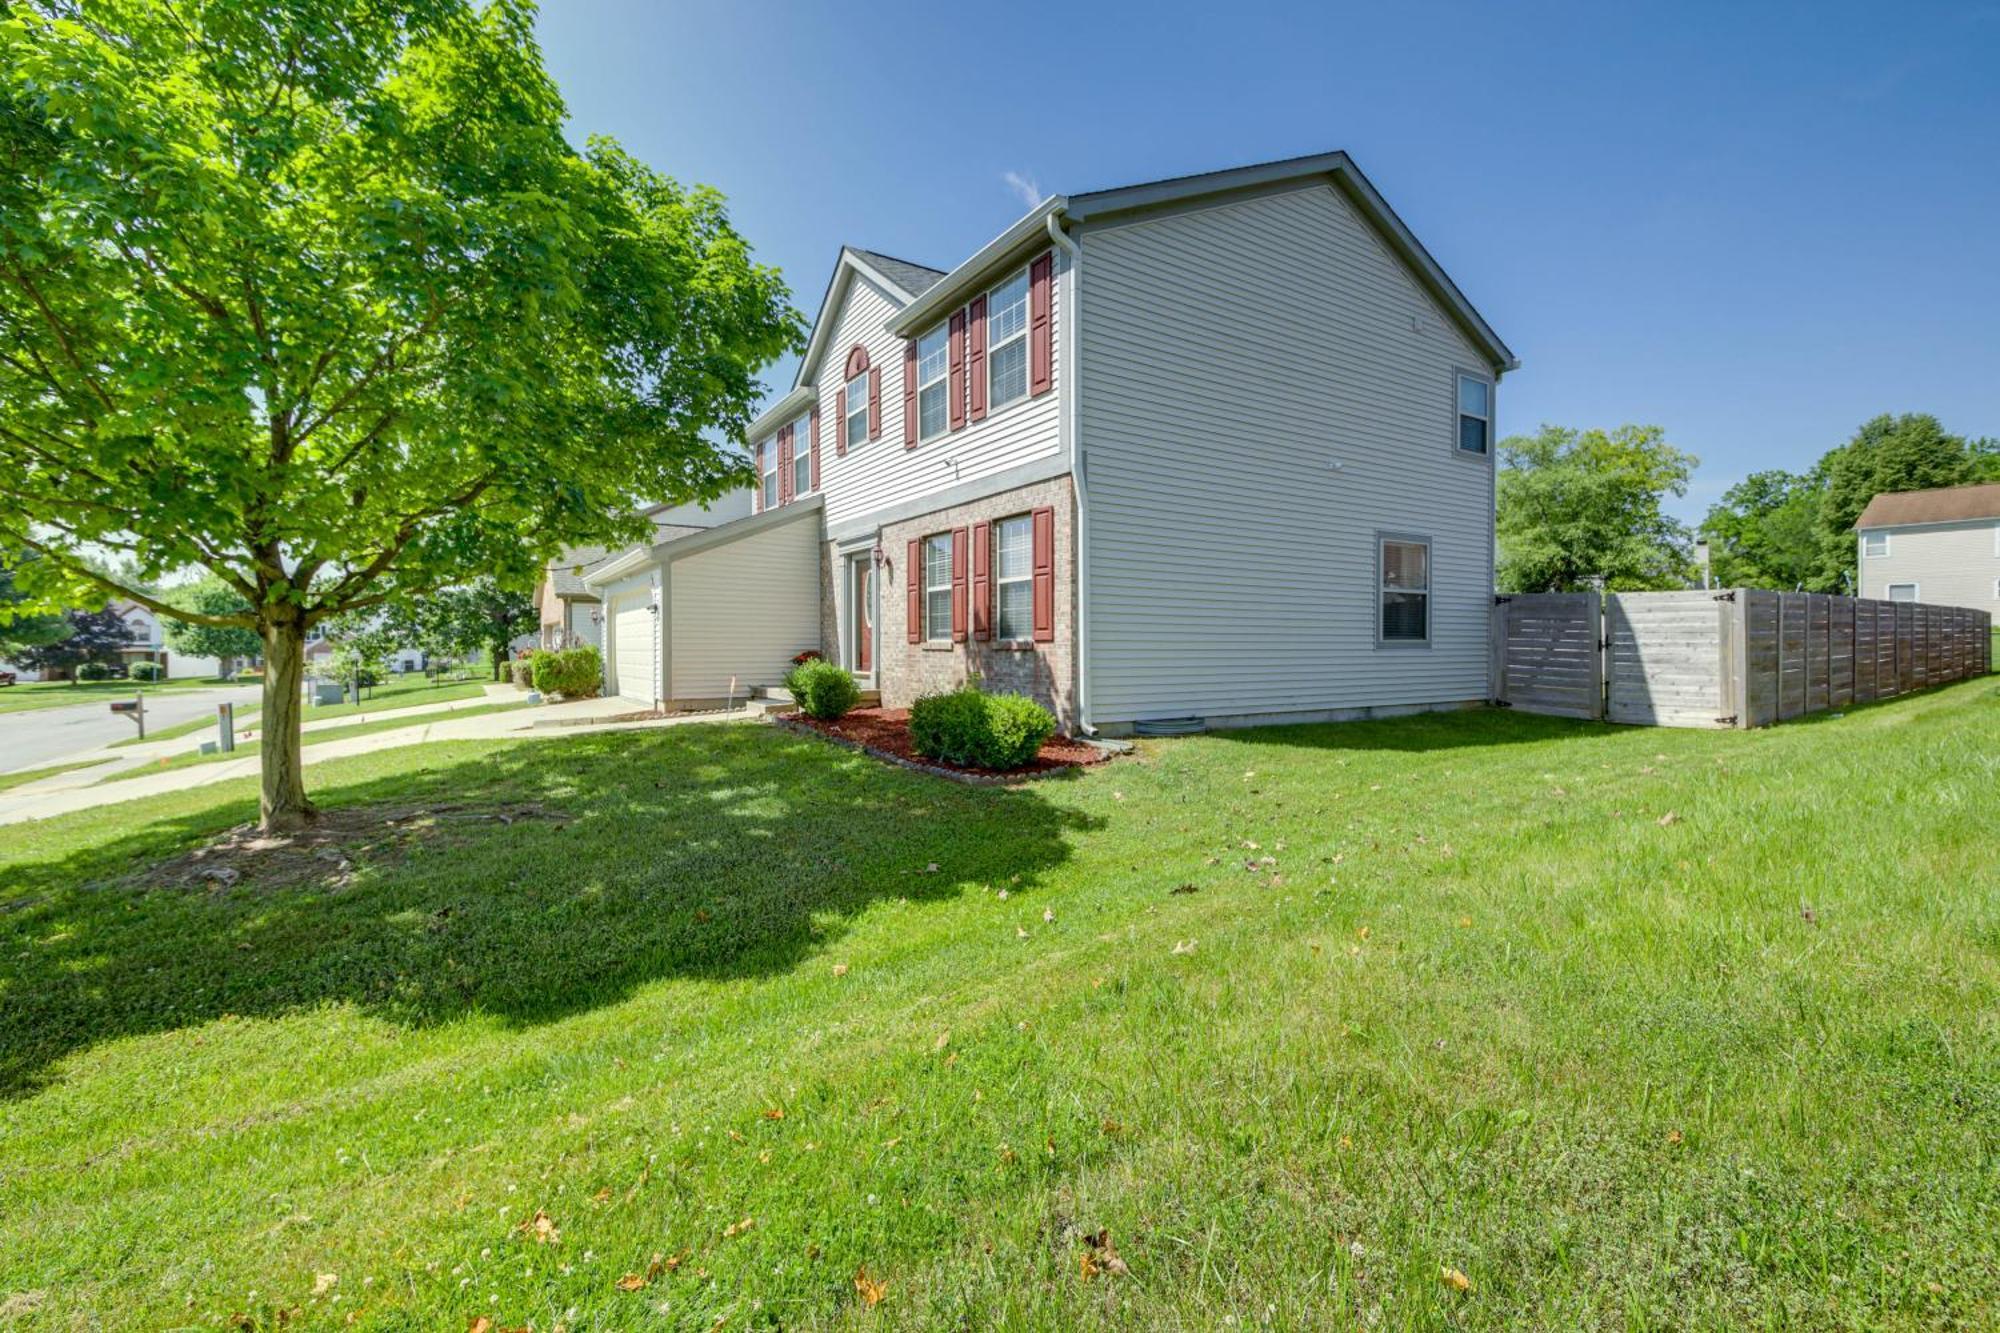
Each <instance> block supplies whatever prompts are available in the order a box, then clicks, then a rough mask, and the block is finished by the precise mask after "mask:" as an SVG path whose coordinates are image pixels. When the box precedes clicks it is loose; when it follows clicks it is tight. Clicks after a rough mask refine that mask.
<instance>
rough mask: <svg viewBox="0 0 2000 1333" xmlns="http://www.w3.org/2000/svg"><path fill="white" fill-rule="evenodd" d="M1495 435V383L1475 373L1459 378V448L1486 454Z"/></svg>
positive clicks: (1472, 452)
mask: <svg viewBox="0 0 2000 1333" xmlns="http://www.w3.org/2000/svg"><path fill="white" fill-rule="evenodd" d="M1492 434H1493V386H1492V385H1490V384H1488V383H1487V382H1486V381H1485V380H1482V379H1479V378H1478V377H1477V376H1473V375H1460V376H1459V377H1458V447H1459V448H1460V449H1461V450H1463V451H1464V452H1466V453H1468V454H1483V453H1485V452H1486V451H1487V450H1488V449H1489V448H1491V447H1492V445H1491V436H1492Z"/></svg>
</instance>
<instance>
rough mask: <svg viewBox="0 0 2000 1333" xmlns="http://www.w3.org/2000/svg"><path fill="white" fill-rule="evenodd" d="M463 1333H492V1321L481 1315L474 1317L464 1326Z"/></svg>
mask: <svg viewBox="0 0 2000 1333" xmlns="http://www.w3.org/2000/svg"><path fill="white" fill-rule="evenodd" d="M465 1333H493V1321H492V1319H490V1318H488V1317H487V1316H486V1315H483V1314H479V1315H474V1316H473V1317H472V1321H471V1322H470V1323H468V1324H467V1325H466V1326H465Z"/></svg>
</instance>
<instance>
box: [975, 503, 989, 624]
mask: <svg viewBox="0 0 2000 1333" xmlns="http://www.w3.org/2000/svg"><path fill="white" fill-rule="evenodd" d="M972 637H973V638H975V639H982V640H983V639H990V638H992V637H993V528H992V525H991V524H988V523H974V524H973V525H972Z"/></svg>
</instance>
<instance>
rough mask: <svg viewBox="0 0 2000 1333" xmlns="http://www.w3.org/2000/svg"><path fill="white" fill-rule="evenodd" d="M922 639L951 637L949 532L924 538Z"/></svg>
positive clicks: (935, 639)
mask: <svg viewBox="0 0 2000 1333" xmlns="http://www.w3.org/2000/svg"><path fill="white" fill-rule="evenodd" d="M924 639H925V641H926V642H929V643H944V642H948V641H949V640H950V639H951V534H950V533H949V532H940V533H938V534H936V535H935V536H930V537H926V538H924Z"/></svg>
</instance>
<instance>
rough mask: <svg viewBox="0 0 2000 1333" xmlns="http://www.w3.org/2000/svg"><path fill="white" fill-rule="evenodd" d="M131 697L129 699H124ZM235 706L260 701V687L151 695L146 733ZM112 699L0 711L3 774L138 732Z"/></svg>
mask: <svg viewBox="0 0 2000 1333" xmlns="http://www.w3.org/2000/svg"><path fill="white" fill-rule="evenodd" d="M119 697H121V698H130V697H131V696H129V695H122V696H119ZM224 701H231V702H234V703H235V704H236V706H237V708H238V709H239V710H241V709H242V708H243V706H244V705H246V704H251V703H255V702H256V701H257V686H255V685H219V686H217V687H216V688H214V689H212V690H160V691H157V692H154V693H149V694H147V695H146V731H147V733H148V734H151V733H152V732H154V731H157V730H160V729H162V728H165V727H171V726H173V725H175V724H176V723H180V722H187V721H190V720H191V719H194V718H197V717H213V716H214V715H215V706H216V705H217V704H219V703H222V702H224ZM110 705H111V698H110V697H109V696H107V697H104V698H101V699H94V700H92V701H91V702H89V703H85V704H74V705H70V706H66V707H63V708H33V709H29V710H28V711H27V712H24V713H0V773H14V772H18V771H20V770H22V769H26V768H41V767H44V766H46V765H49V764H59V763H61V762H62V761H63V760H65V759H67V758H69V757H70V756H71V755H76V754H82V753H84V752H85V751H88V750H95V749H99V748H101V747H103V746H106V745H109V744H111V742H113V741H122V740H124V739H125V738H126V737H128V736H133V735H136V734H137V733H138V729H137V728H136V727H134V726H133V725H132V723H131V721H130V720H129V719H127V718H125V717H122V716H120V715H118V714H115V713H113V712H112V711H111V707H110Z"/></svg>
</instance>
